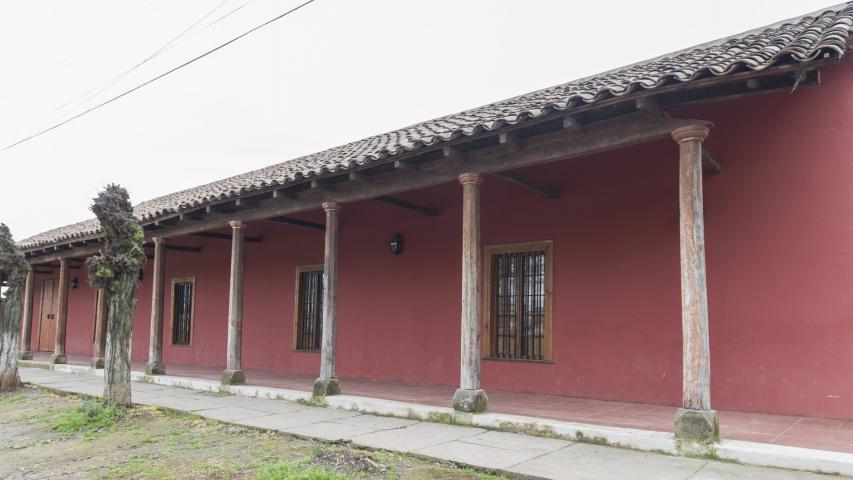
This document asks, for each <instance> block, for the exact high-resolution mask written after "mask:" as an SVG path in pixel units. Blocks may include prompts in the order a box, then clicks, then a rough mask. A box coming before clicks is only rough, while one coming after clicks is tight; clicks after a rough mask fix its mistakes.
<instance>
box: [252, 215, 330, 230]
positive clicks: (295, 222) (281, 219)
mask: <svg viewBox="0 0 853 480" xmlns="http://www.w3.org/2000/svg"><path fill="white" fill-rule="evenodd" d="M265 220H268V221H270V222H276V223H284V224H287V225H295V226H297V227H306V228H313V229H315V230H325V229H326V226H325V225H323V224H322V223H315V222H309V221H307V220H300V219H298V218H291V217H285V216H278V217H272V218H266V219H265Z"/></svg>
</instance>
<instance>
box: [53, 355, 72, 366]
mask: <svg viewBox="0 0 853 480" xmlns="http://www.w3.org/2000/svg"><path fill="white" fill-rule="evenodd" d="M50 363H52V364H54V365H56V364H65V363H68V357H66V356H65V354H57V353H54V354H53V355H51V356H50Z"/></svg>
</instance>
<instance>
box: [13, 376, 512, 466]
mask: <svg viewBox="0 0 853 480" xmlns="http://www.w3.org/2000/svg"><path fill="white" fill-rule="evenodd" d="M17 478H21V479H42V478H43V479H58V478H62V479H77V478H120V479H155V478H156V479H189V478H204V479H232V478H233V479H259V480H279V479H282V480H283V479H294V480H298V479H305V480H333V479H347V478H364V479H424V480H425V479H447V480H453V479H484V480H485V479H493V480H496V479H500V478H502V477H496V476H492V475H488V474H483V473H479V472H476V471H474V470H471V469H464V468H459V467H457V466H454V465H451V464H446V463H436V462H430V461H426V460H422V459H418V458H414V457H411V456H407V455H400V454H394V453H389V452H375V451H369V450H364V449H358V448H354V447H351V446H348V445H332V444H326V443H319V442H312V441H307V440H302V439H297V438H294V437H290V436H287V435H283V434H278V433H269V432H261V431H256V430H251V429H245V428H240V427H235V426H232V425H227V424H223V423H219V422H216V421H212V420H207V419H203V418H201V417H197V416H194V415H187V414H180V413H174V412H170V411H162V410H157V409H154V408H150V407H136V408H132V409H129V410H127V411H123V410H117V409H109V408H106V407H103V406H102V405H101V404H99V403H97V402H93V401H91V400H85V399H82V398H80V397H76V396H66V395H62V396H60V395H56V394H53V393H50V392H47V391H43V390H39V389H35V388H23V389H20V390H17V391H15V392H10V393H2V394H0V479H17Z"/></svg>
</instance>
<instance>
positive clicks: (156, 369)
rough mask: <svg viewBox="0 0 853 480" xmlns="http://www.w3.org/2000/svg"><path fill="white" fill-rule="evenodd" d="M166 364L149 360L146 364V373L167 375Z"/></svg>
mask: <svg viewBox="0 0 853 480" xmlns="http://www.w3.org/2000/svg"><path fill="white" fill-rule="evenodd" d="M165 374H166V366H165V365H163V364H162V363H160V362H148V363H146V364H145V375H165Z"/></svg>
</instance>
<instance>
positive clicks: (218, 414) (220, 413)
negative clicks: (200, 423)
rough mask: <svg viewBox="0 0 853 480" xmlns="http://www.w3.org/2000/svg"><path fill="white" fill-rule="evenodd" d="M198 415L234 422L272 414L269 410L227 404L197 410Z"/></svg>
mask: <svg viewBox="0 0 853 480" xmlns="http://www.w3.org/2000/svg"><path fill="white" fill-rule="evenodd" d="M195 413H196V415H201V416H202V417H207V418H212V419H214V420H220V421H223V422H233V421H235V420H245V419H248V418H255V417H264V416H267V415H270V414H269V413H267V412H261V411H258V410H251V409H248V408H243V407H235V406H230V405H229V406H226V407H219V408H211V409H208V410H197V411H196V412H195Z"/></svg>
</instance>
